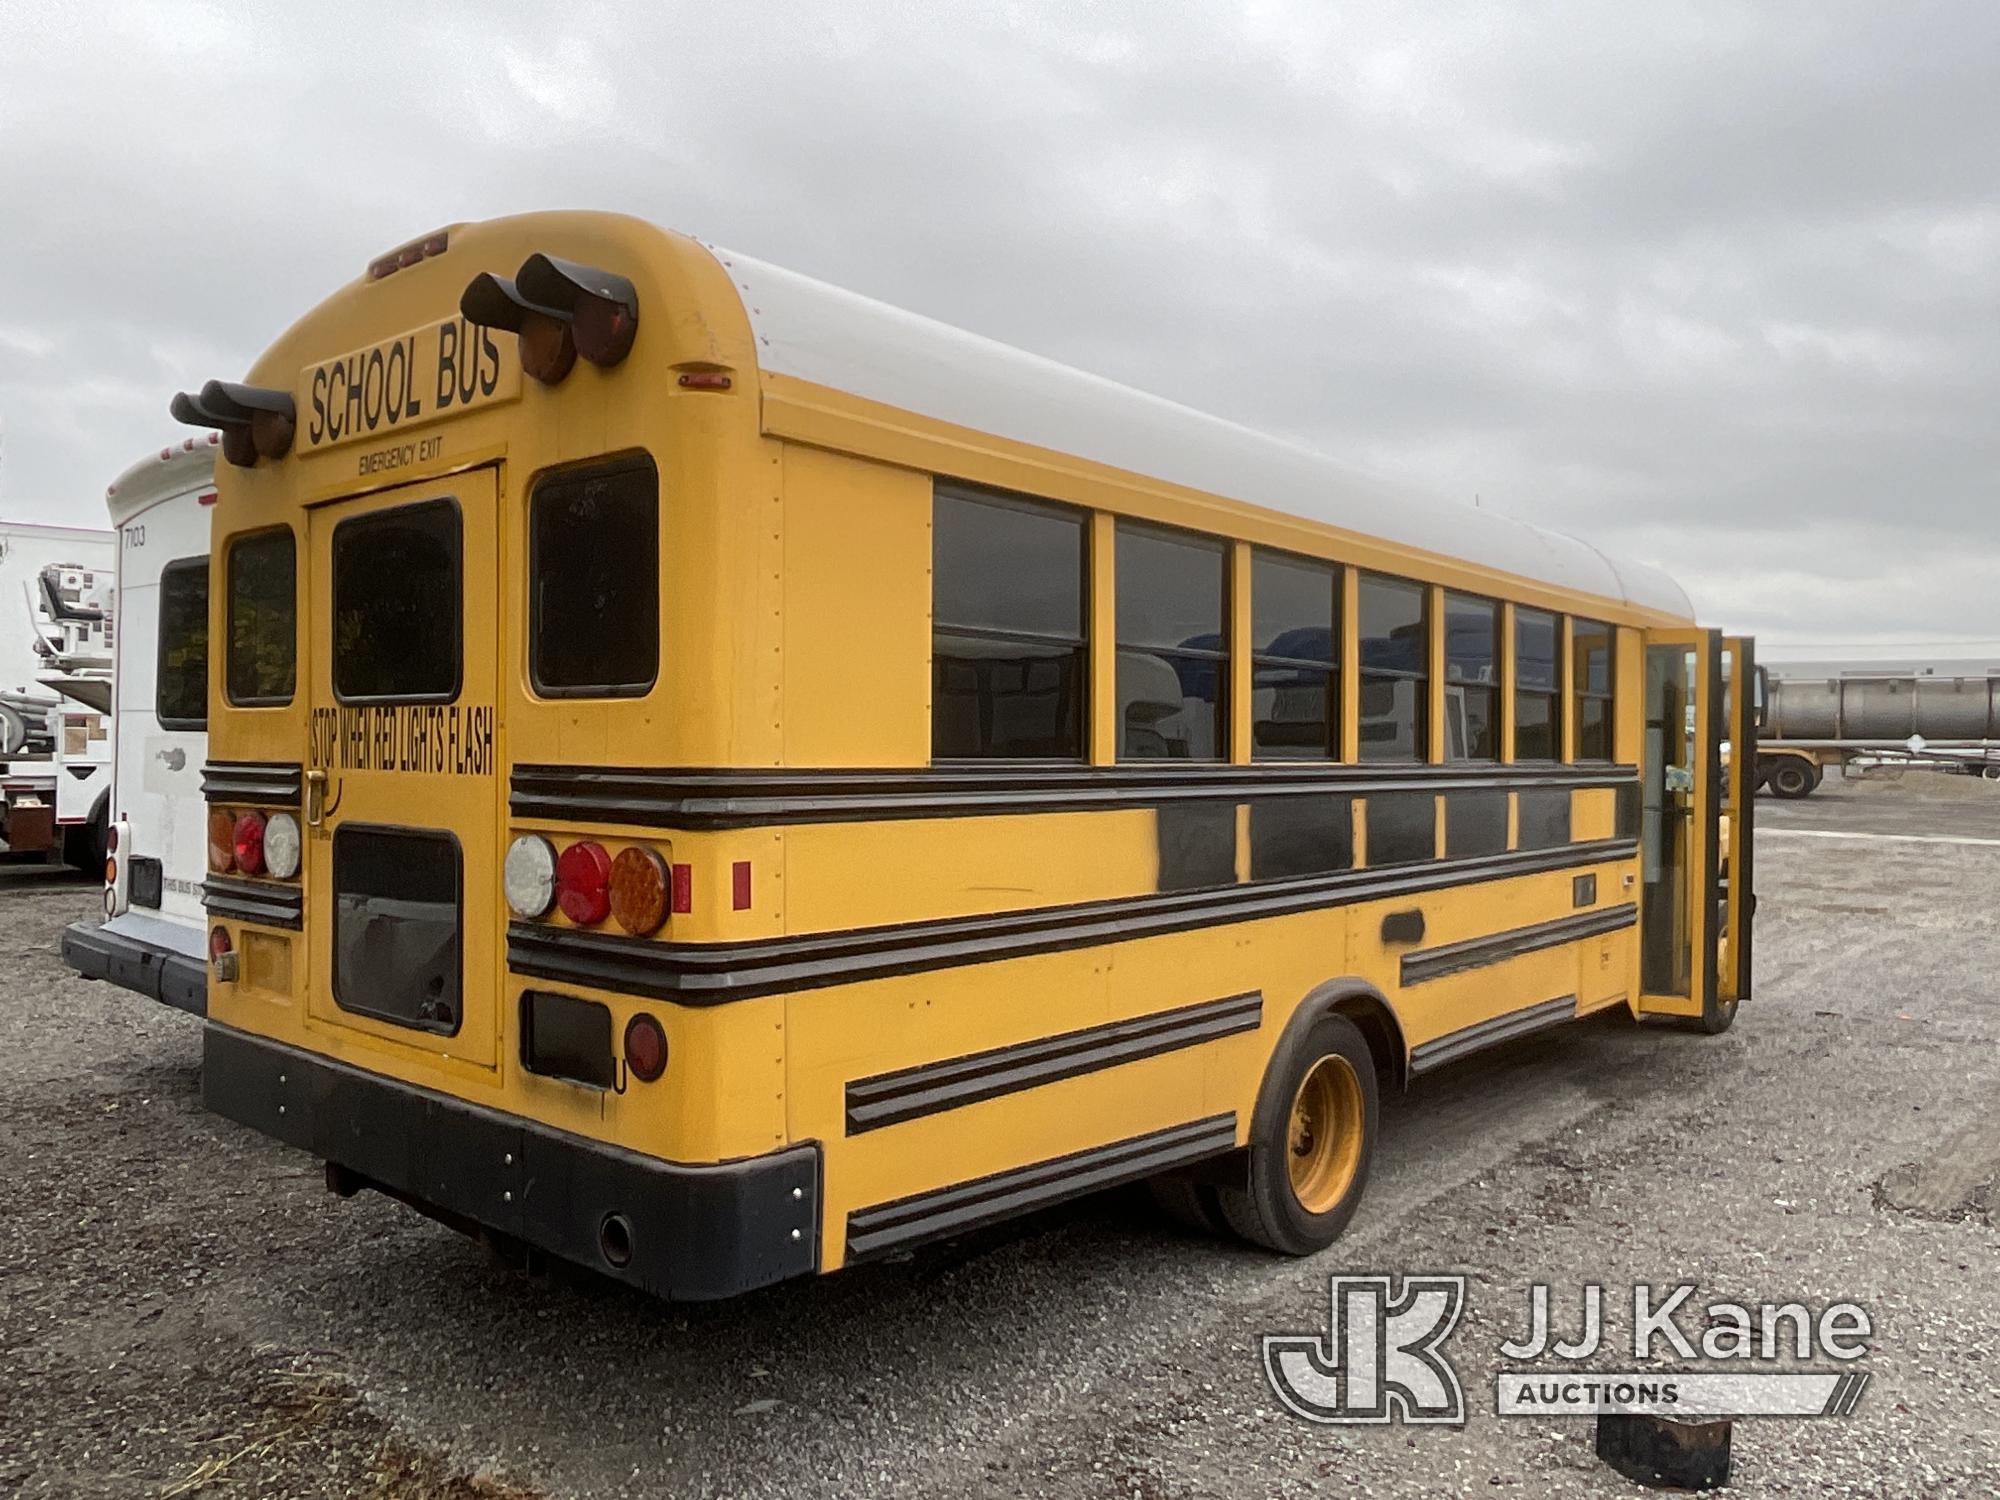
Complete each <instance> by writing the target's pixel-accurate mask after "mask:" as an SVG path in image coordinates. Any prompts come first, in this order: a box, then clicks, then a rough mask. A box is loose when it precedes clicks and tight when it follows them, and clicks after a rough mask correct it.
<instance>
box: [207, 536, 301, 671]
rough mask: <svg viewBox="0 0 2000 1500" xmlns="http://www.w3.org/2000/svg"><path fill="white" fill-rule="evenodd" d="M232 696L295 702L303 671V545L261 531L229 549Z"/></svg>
mask: <svg viewBox="0 0 2000 1500" xmlns="http://www.w3.org/2000/svg"><path fill="white" fill-rule="evenodd" d="M228 566H229V659H228V665H227V670H226V672H225V674H224V685H225V686H226V687H227V688H228V690H229V701H230V702H231V703H241V704H245V705H248V706H252V707H255V706H259V705H269V704H276V703H290V702H291V701H292V688H293V685H294V684H295V682H296V681H297V676H298V546H297V544H296V543H295V542H294V541H293V539H292V533H291V532H290V530H281V531H261V532H257V533H256V534H254V535H252V536H246V537H243V538H241V539H240V540H238V541H237V542H236V544H235V545H234V546H232V547H231V548H230V549H229V564H228Z"/></svg>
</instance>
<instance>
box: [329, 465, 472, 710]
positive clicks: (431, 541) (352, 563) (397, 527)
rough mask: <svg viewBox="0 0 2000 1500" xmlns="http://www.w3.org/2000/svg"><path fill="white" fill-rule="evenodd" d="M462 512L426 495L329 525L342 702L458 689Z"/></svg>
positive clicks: (435, 695) (451, 694)
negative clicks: (414, 501) (413, 501)
mask: <svg viewBox="0 0 2000 1500" xmlns="http://www.w3.org/2000/svg"><path fill="white" fill-rule="evenodd" d="M459 609H460V606H459V515H458V505H457V503H456V502H454V501H451V500H426V501H424V502H422V503H421V504H418V505H400V506H397V507H396V508H395V509H393V510H378V511H374V512H372V513H370V514H368V515H365V516H355V517H354V518H352V519H351V520H346V521H342V522H341V523H340V524H339V525H338V526H336V527H334V528H333V692H334V696H335V697H336V698H339V699H341V700H342V701H343V702H354V701H357V700H358V701H365V702H405V703H407V702H413V701H418V700H434V701H438V700H448V699H451V698H455V697H457V696H458V682H459V628H458V622H459Z"/></svg>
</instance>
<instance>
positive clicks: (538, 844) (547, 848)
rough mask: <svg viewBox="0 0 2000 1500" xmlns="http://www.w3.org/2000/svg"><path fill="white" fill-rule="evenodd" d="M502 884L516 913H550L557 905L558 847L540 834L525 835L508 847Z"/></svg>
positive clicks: (540, 914) (501, 878) (508, 903)
mask: <svg viewBox="0 0 2000 1500" xmlns="http://www.w3.org/2000/svg"><path fill="white" fill-rule="evenodd" d="M500 884H501V886H502V887H503V888H504V889H505V891H506V893H507V906H508V909H509V910H511V911H512V912H513V913H514V915H515V916H517V917H545V916H547V915H548V914H549V908H550V907H551V906H554V905H555V904H556V846H555V845H554V844H551V843H550V842H549V841H548V840H547V839H545V838H543V837H542V836H541V835H540V834H539V833H524V834H522V835H521V836H520V837H519V838H517V839H515V840H514V842H513V843H511V844H509V845H508V846H507V858H506V859H505V860H503V861H502V862H501V865H500Z"/></svg>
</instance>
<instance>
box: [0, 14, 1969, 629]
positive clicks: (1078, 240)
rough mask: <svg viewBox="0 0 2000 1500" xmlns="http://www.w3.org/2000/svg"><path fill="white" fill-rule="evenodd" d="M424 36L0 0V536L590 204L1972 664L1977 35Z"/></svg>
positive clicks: (1825, 24)
mask: <svg viewBox="0 0 2000 1500" xmlns="http://www.w3.org/2000/svg"><path fill="white" fill-rule="evenodd" d="M430 9H431V8H427V7H421V6H413V5H409V4H407V3H379V0H346V3H344V4H343V5H342V6H340V7H339V8H338V14H339V19H337V20H334V19H328V18H327V17H328V15H329V14H330V13H331V12H332V8H331V7H317V6H315V7H304V6H293V5H289V4H286V5H280V4H277V3H269V4H264V5H257V6H251V5H227V4H197V3H175V0H143V3H138V4H132V5H110V4H100V5H92V4H83V3H77V4H63V5H56V4H51V3H49V0H0V203H4V204H5V205H6V206H5V209H4V210H0V515H5V516H8V517H14V518H22V519H41V520H71V521H82V522H87V523H96V522H99V521H100V520H101V518H102V511H101V508H100V502H101V497H102V495H103V491H104V485H105V483H106V482H107V481H108V480H109V479H110V478H111V477H113V476H114V475H115V474H116V473H117V472H118V471H119V470H120V469H122V468H123V467H124V466H125V465H126V464H127V463H129V462H130V461H131V460H133V459H134V458H136V457H138V456H139V455H140V454H142V453H143V452H144V451H145V450H147V449H148V448H152V447H157V446H158V445H159V444H160V443H161V442H162V441H164V440H165V439H166V438H167V437H168V436H170V435H176V434H173V433H172V430H171V426H170V423H169V421H168V419H167V417H166V414H165V404H166V400H167V397H168V396H169V394H171V392H173V391H174V390H176V389H178V388H180V387H182V386H186V385H190V384H195V383H198V382H199V381H201V380H204V379H207V378H210V377H213V376H217V375H222V376H231V377H233V376H235V375H237V374H240V373H241V372H242V371H243V369H244V368H245V367H246V366H247V365H248V364H249V363H250V361H251V360H252V358H253V357H254V356H255V354H256V352H257V351H258V350H259V349H260V348H262V347H263V346H264V345H265V344H266V343H267V342H269V341H270V339H272V338H273V337H274V336H275V335H276V334H277V333H278V331H279V330H281V329H282V328H284V327H285V326H286V325H287V324H288V323H289V322H291V321H292V319H293V318H295V317H296V316H297V315H298V314H299V313H301V312H302V311H303V310H304V309H305V308H307V307H308V306H309V305H311V304H312V303H313V302H314V301H316V300H318V299H319V298H320V297H322V296H324V295H325V294H326V293H327V292H328V291H329V290H331V289H332V288H334V287H335V286H337V285H339V284H340V283H342V282H344V281H346V280H348V279H349V278H351V277H352V276H354V275H355V274H356V273H357V272H358V271H359V270H360V268H361V267H362V265H363V264H364V263H365V262H366V261H367V260H368V259H369V258H370V257H371V256H372V255H374V254H376V253H379V252H380V251H382V250H384V249H387V248H389V247H391V246H393V245H396V244H398V243H401V242H402V241H404V240H407V239H410V238H412V237H413V236H415V235H416V234H419V233H421V232H422V231H424V230H426V229H429V228H432V227H434V226H436V225H438V224H442V223H447V222H450V221H453V220H459V219H473V218H483V217H487V216H491V215H494V214H499V213H505V212H511V211H518V210H522V209H529V208H549V207H605V208H618V209H623V210H627V211H630V212H634V213H638V214H641V215H644V216H647V217H650V218H654V219H657V220H659V221H660V222H662V223H665V224H668V225H672V226H674V227H677V228H683V229H687V230H690V231H693V232H695V233H698V234H700V235H702V236H703V237H705V238H709V239H713V240H718V241H720V242H722V243H725V244H728V245H732V246H734V247H737V248H739V249H742V250H744V251H746V252H748V253H751V254H754V255H757V256H760V257H762V258H764V259H767V260H772V261H776V262H778V263H780V264H783V265H788V266H791V267H794V268H796V269H798V270H801V271H805V272H808V273H809V274H812V275H816V276H819V277H822V278H824V279H827V280H830V281H834V282H838V283H841V284H844V285H847V286H851V287H853V288H855V289H857V290H860V291H863V292H866V293H869V294H871V295H873V296H877V297H881V298H884V299H886V300H889V301H892V302H897V303H901V304H903V305H905V306H908V307H911V308H914V309H916V310H918V311H920V312H924V313H928V314H931V315H933V316H935V317H939V318H943V319H945V320H947V321H949V322H953V323H958V324H961V325H963V326H965V327H968V328H971V329H974V330H976V331H978V332H980V333H984V334H988V335H991V336H993V337H996V338H1000V339H1004V340H1006V341H1008V342H1010V343H1014V344H1019V345H1022V346H1024V347H1026V348H1029V349H1032V350H1035V351H1037V352H1040V353H1045V354H1049V355H1052V356H1054V357H1056V358H1058V359H1062V360H1065V361H1067V362H1069V363H1072V364H1076V365H1080V366H1083V367H1085V368H1087V369H1091V370H1095V371H1098V372H1100V373H1103V374H1106V375H1109V376H1112V377H1113V378H1116V379H1120V380H1124V381H1126V382H1128V383H1131V384H1134V385H1138V386H1141V387H1144V388H1147V389H1150V390H1155V391H1158V392H1160V393H1162V394H1164V395H1168V396H1172V397H1174V398H1176V399H1179V400H1182V401H1186V402H1188V403H1190V404H1193V405H1196V406H1200V407H1204V408H1207V409H1209V410H1213V411H1216V412H1219V413H1221V414H1223V415H1226V416H1230V417H1234V418H1237V419H1238V420H1241V421H1244V422H1247V423H1250V424H1251V425H1254V426H1259V427H1263V428H1266V429H1269V430H1273V431H1277V432H1281V433H1284V434H1286V435H1289V436H1292V437H1295V438H1297V439H1300V440H1302V441H1304V442H1307V443H1309V444H1311V445H1312V446H1315V447H1317V448H1320V449H1322V450H1324V451H1326V452H1327V453H1330V454H1332V455H1334V456H1336V457H1338V458H1341V459H1343V460H1345V461H1347V462H1350V463H1353V464H1357V465H1360V466H1363V467H1368V468H1373V469H1377V470H1380V471H1383V472H1386V473H1391V474H1394V475H1397V476H1399V477H1402V478H1405V479H1414V480H1417V481H1419V482H1422V483H1425V484H1427V485H1429V486H1431V487H1433V488H1436V489H1439V490H1442V491H1445V492H1449V493H1451V494H1454V495H1457V496H1460V497H1462V498H1464V499H1467V500H1471V499H1473V498H1474V497H1475V496H1477V497H1478V500H1479V503H1481V504H1483V505H1487V506H1491V507H1493V508H1495V509H1498V510H1502V511H1505V512H1508V513H1511V514H1514V515H1518V516H1522V517H1525V518H1528V519H1531V520H1535V521H1538V522H1541V523H1544V524H1547V525H1552V526H1556V527H1559V528H1562V529H1565V530H1570V531H1575V532H1578V533H1580V534H1582V535H1584V536H1586V537H1587V538H1589V539H1591V540H1592V541H1595V542H1597V543H1599V544H1600V545H1602V546H1604V547H1606V549H1607V550H1613V551H1620V552H1624V553H1628V554H1631V555H1634V556H1638V557H1643V558H1647V559H1650V560H1653V561H1657V562H1660V563H1662V564H1664V565H1665V566H1667V567H1668V568H1670V569H1671V570H1672V571H1673V572H1674V573H1676V574H1677V575H1678V576H1679V577H1680V578H1681V579H1682V581H1683V582H1684V583H1686V584H1687V586H1688V588H1689V590H1690V592H1691V593H1692V594H1693V595H1694V597H1695V600H1696V602H1697V605H1698V606H1699V608H1700V609H1701V611H1702V613H1703V615H1704V616H1705V618H1706V619H1708V620H1709V621H1710V622H1712V623H1716V624H1721V625H1725V626H1730V627H1735V628H1744V629H1751V630H1755V631H1757V632H1758V633H1759V634H1760V635H1762V636H1764V637H1765V638H1766V639H1767V640H1769V641H1772V642H1850V641H1856V642H1858V641H1871V640H1874V641H1882V640H1897V639H1917V638H1930V639H1934V640H1939V641H1945V640H1969V639H1980V640H1992V639H1994V638H1996V637H2000V590H1997V589H1996V586H1995V585H1996V580H2000V509H1996V505H1995V499H1996V494H1995V492H1996V483H1997V482H2000V420H1996V414H1995V410H1994V408H1995V397H1996V393H2000V317H1996V314H2000V86H1996V81H1995V80H1996V79H2000V6H1996V5H1994V4H1992V3H1991V0H1963V3H1911V0H1899V3H1897V4H1893V5H1885V4H1879V3H1870V4H1850V3H1842V0H1811V3H1804V0H1801V3H1789V0H1771V3H1746V4H1742V5H1719V4H1709V3H1702V0H1693V3H1679V4H1675V5H1672V6H1660V7H1653V8H1650V9H1639V8H1634V7H1628V6H1615V5H1605V4H1602V3H1598V0H1588V3H1574V4H1566V3H1560V0H1550V3H1540V4H1533V5H1523V6H1521V7H1519V8H1518V9H1516V8H1514V7H1510V6H1508V5H1504V4H1497V3H1491V0H1487V3H1469V4H1449V3H1426V4H1423V5H1411V4H1399V5H1387V4H1375V3H1341V4H1331V3H1327V0H1296V3H1284V0H1255V3H1248V4H1244V5H1241V6H1238V5H1220V4H1208V3H1189V4H1175V3H1167V0H1138V3H1132V4H1090V3H1083V0H1049V3H1028V0H1021V3H1014V4H991V5H987V6H984V7H973V6H969V5H968V6H947V5H942V4H919V3H894V4H891V3H883V4H860V3H855V4H841V3H838V0H817V3H803V4H783V5H780V4H759V3H750V0H731V3H728V4H675V5H656V4H633V5H629V6H610V5H592V4H587V3H576V0H568V3H550V4H531V3H525V0H518V3H492V0H487V3H481V4H479V5H476V6H473V5H466V6H461V7H455V8H453V11H452V14H453V15H454V16H458V15H462V17H463V18H462V19H459V18H454V19H446V18H445V15H446V11H445V8H443V7H438V8H436V11H437V14H436V16H435V17H432V18H424V16H425V14H426V13H427V12H428V11H429V10H430ZM312 11H316V12H321V13H322V14H320V15H319V16H317V17H315V16H312V15H309V14H308V12H312ZM474 17H477V18H478V19H476V20H475V19H473V18H474Z"/></svg>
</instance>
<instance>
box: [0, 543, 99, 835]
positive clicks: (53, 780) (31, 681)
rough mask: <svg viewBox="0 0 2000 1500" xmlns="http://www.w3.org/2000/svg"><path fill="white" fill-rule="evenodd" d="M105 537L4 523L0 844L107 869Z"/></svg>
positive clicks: (0, 624) (0, 629) (0, 587)
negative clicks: (105, 865) (105, 862)
mask: <svg viewBox="0 0 2000 1500" xmlns="http://www.w3.org/2000/svg"><path fill="white" fill-rule="evenodd" d="M115 558H116V553H115V550H114V539H113V537H112V534H111V533H110V532H108V531H100V530H96V529H93V528H89V527H82V526H47V525H41V524H37V523H34V522H26V521H0V756H4V763H0V840H4V841H5V843H6V846H7V849H8V851H9V852H10V853H13V854H17V855H19V854H36V855H45V856H54V857H60V858H62V859H66V860H68V861H69V862H70V863H71V864H73V865H75V866H76V867H77V868H79V869H95V868H97V867H98V866H99V865H100V864H101V863H102V861H103V858H104V852H103V842H104V835H105V828H106V822H107V818H108V809H109V803H110V795H109V791H110V783H111V721H110V715H111V651H112V636H113V619H112V612H111V596H112V577H113V569H114V566H115Z"/></svg>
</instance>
